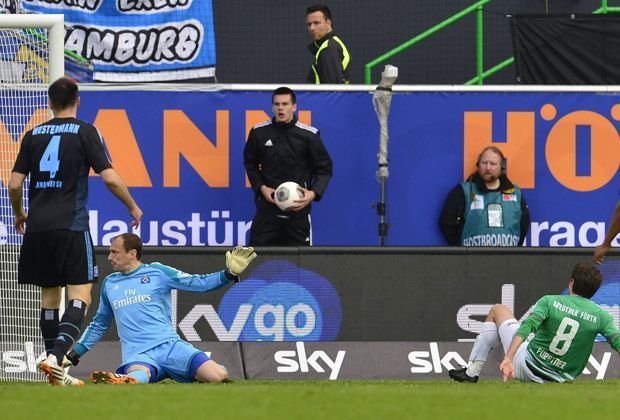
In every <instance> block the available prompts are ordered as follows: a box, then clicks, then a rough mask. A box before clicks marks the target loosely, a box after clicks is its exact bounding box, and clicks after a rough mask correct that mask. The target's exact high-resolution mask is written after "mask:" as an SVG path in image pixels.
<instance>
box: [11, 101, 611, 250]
mask: <svg viewBox="0 0 620 420" xmlns="http://www.w3.org/2000/svg"><path fill="white" fill-rule="evenodd" d="M81 99H82V101H81V108H80V110H79V117H81V118H82V119H85V120H87V121H91V122H94V123H95V125H96V126H97V127H98V128H99V130H100V131H101V132H102V134H103V137H104V140H105V142H106V146H107V148H108V150H109V152H110V155H111V157H112V161H113V164H114V166H115V168H116V169H117V170H118V171H119V172H120V173H121V175H122V176H123V178H124V179H125V180H126V182H127V183H128V184H129V186H130V187H131V191H132V193H133V194H134V196H135V197H136V199H137V201H138V202H139V204H140V206H141V207H142V209H143V210H144V220H143V223H142V225H141V227H140V233H141V235H142V238H143V240H144V241H145V243H146V244H148V245H164V246H166V245H172V246H190V245H193V246H204V245H209V246H215V245H223V246H231V245H235V244H245V243H247V240H248V231H249V228H250V223H251V220H252V217H253V214H254V203H253V193H252V190H251V189H250V188H249V185H248V183H247V180H246V176H245V171H244V167H243V157H242V153H243V147H244V144H245V140H246V138H247V133H248V131H249V130H250V128H251V127H252V126H253V125H254V124H256V123H258V122H261V121H264V120H266V119H267V118H269V117H270V116H271V111H270V101H271V92H270V91H228V90H224V91H207V92H198V91H189V92H179V91H165V90H161V91H121V90H109V91H108V90H106V91H100V90H97V91H95V90H93V91H83V92H82V94H81ZM297 103H298V110H299V118H300V120H301V121H302V122H305V123H306V124H311V125H313V126H315V127H317V128H319V130H320V134H321V137H322V139H323V141H324V143H325V145H326V147H327V149H328V151H329V152H330V154H331V156H332V159H333V161H334V176H333V178H332V181H331V182H330V185H329V186H328V188H327V191H326V193H325V195H324V197H323V199H322V200H321V201H320V202H318V203H314V206H313V211H312V225H313V240H314V244H315V245H376V244H378V216H377V215H376V211H375V209H374V208H373V207H372V205H373V204H374V203H375V202H377V200H378V199H379V184H378V183H377V182H376V181H375V177H374V174H375V171H376V168H377V161H376V159H377V157H376V156H377V151H378V139H379V124H378V122H377V117H376V115H375V113H374V110H373V107H372V101H371V95H369V94H368V92H304V91H300V92H298V101H297ZM618 121H620V105H618V99H617V96H615V95H611V94H597V93H585V92H571V93H549V92H538V93H526V92H422V93H421V92H417V93H414V92H412V93H396V94H395V95H394V97H393V100H392V109H391V114H390V118H389V134H390V143H389V156H388V157H389V161H390V177H389V180H388V222H389V223H390V225H391V228H390V230H389V236H388V238H387V244H388V245H412V246H441V245H445V244H446V242H445V240H444V238H443V236H442V234H441V232H440V230H439V227H438V217H439V213H440V210H441V207H442V205H443V202H444V200H445V198H446V196H447V194H448V192H449V190H450V189H452V188H453V187H454V186H456V185H457V184H458V183H459V182H460V181H462V180H463V179H464V178H465V177H466V176H467V175H469V174H470V173H471V172H472V171H473V170H474V169H475V166H474V163H475V160H476V157H477V155H478V153H479V152H480V150H482V149H483V148H484V147H486V146H488V145H491V144H495V145H497V146H499V147H500V148H501V149H502V150H503V151H504V154H505V155H506V156H507V160H508V168H507V173H508V176H509V177H510V179H512V180H513V181H514V182H515V183H516V184H518V185H520V186H521V187H522V189H523V195H524V197H525V198H526V200H527V203H528V205H529V208H530V212H531V216H532V224H531V227H530V231H529V234H528V238H527V241H526V243H527V245H529V246H566V247H573V246H577V247H579V246H584V247H587V246H594V245H596V244H598V243H600V242H601V241H602V240H603V237H604V233H605V229H606V224H607V222H608V220H609V217H610V215H611V212H612V209H613V207H614V204H615V203H616V201H617V200H618V185H619V181H620V175H619V171H618V169H619V164H620V138H619V137H618V131H617V126H618ZM16 140H17V139H15V141H16ZM11 153H16V149H13V152H11ZM89 208H90V209H91V211H90V216H91V231H92V235H93V240H94V243H95V244H96V245H107V244H109V243H110V240H111V238H112V237H113V236H114V235H116V234H118V233H120V232H125V231H127V229H128V224H129V216H128V215H127V213H126V210H125V209H124V207H123V206H122V205H121V204H120V203H119V202H118V201H117V200H115V199H113V198H112V196H111V195H110V193H109V192H107V191H106V190H105V187H104V186H103V184H102V183H101V181H100V180H98V179H92V180H91V198H90V201H89ZM5 223H7V222H6V221H5ZM9 223H10V221H9ZM614 245H615V246H618V245H619V244H618V242H617V241H615V242H614Z"/></svg>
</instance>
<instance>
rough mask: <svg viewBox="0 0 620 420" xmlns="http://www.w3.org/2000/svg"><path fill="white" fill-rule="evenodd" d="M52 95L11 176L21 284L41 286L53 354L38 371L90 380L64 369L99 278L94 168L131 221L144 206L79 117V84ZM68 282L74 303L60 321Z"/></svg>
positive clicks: (55, 378)
mask: <svg viewBox="0 0 620 420" xmlns="http://www.w3.org/2000/svg"><path fill="white" fill-rule="evenodd" d="M48 96H49V104H50V108H51V109H52V112H53V114H54V118H52V119H51V120H49V121H47V122H46V123H44V124H41V125H39V126H37V127H35V128H34V129H32V130H30V131H28V132H27V133H26V134H25V135H24V138H23V139H22V142H21V146H20V150H19V154H18V155H17V159H16V161H15V165H14V166H13V172H12V173H11V179H10V181H9V196H10V199H11V205H12V207H13V213H14V215H15V229H16V231H17V232H18V233H20V234H23V235H24V240H23V244H22V246H21V250H20V255H19V266H18V283H19V284H33V285H35V286H39V287H40V288H41V318H40V323H39V326H40V328H41V334H42V335H43V340H44V342H45V351H46V353H47V355H48V356H47V358H46V359H45V360H43V361H42V362H41V363H39V369H40V370H41V371H43V372H44V373H45V374H46V375H47V377H48V380H49V382H50V383H51V384H52V385H60V386H65V385H83V382H82V381H80V380H78V379H75V378H72V377H70V376H69V375H68V374H65V371H64V369H63V368H62V364H63V358H64V355H65V354H66V353H67V351H69V349H70V348H71V346H72V345H73V343H74V342H75V340H76V339H77V338H78V337H79V336H80V333H81V326H82V321H83V319H84V315H85V314H86V309H87V307H88V306H89V305H90V303H91V288H92V285H93V283H95V282H96V281H97V277H98V272H97V271H98V270H97V265H96V262H95V252H94V248H93V243H92V239H91V237H90V232H89V225H88V213H87V211H86V201H87V198H88V174H89V171H90V168H93V169H94V171H95V172H96V173H98V174H99V175H101V178H102V179H103V182H104V183H105V185H106V187H107V188H108V189H109V190H110V191H111V192H112V194H114V195H115V196H116V197H117V198H118V199H119V200H120V201H122V202H123V204H125V206H127V209H128V210H129V214H130V215H131V217H132V218H133V221H132V223H131V224H132V226H134V227H136V226H138V225H139V223H140V219H141V218H142V210H140V207H138V205H137V204H136V202H135V201H134V199H133V198H132V196H131V194H130V193H129V191H128V190H127V186H126V185H125V182H124V181H123V180H122V178H121V177H120V176H119V175H118V174H117V173H116V171H115V170H114V169H113V168H112V164H111V163H110V161H109V159H108V157H107V155H106V153H105V150H104V147H103V141H102V139H101V136H100V135H99V132H98V131H97V129H96V128H95V127H94V126H92V125H91V124H88V123H86V122H84V121H80V120H78V119H77V118H76V117H77V108H78V106H79V104H80V99H79V97H78V86H77V84H76V83H75V82H74V81H73V80H72V79H70V78H67V77H62V78H60V79H58V80H56V81H55V82H54V83H52V84H51V85H50V87H49V90H48ZM28 174H30V189H29V191H28V199H29V203H30V209H29V213H28V214H26V211H25V210H24V207H23V205H22V201H23V200H22V198H23V187H22V185H23V183H24V180H25V179H26V177H27V176H28ZM24 232H25V233H24ZM64 286H66V287H67V295H68V303H67V307H66V309H65V311H64V314H63V316H62V319H61V320H59V308H60V301H61V294H62V287H64Z"/></svg>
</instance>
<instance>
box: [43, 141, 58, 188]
mask: <svg viewBox="0 0 620 420" xmlns="http://www.w3.org/2000/svg"><path fill="white" fill-rule="evenodd" d="M59 148H60V136H52V138H51V139H50V142H49V144H48V145H47V147H46V148H45V152H43V156H41V161H40V162H39V171H40V172H49V173H50V179H54V177H56V172H58V168H59V166H60V160H58V149H59Z"/></svg>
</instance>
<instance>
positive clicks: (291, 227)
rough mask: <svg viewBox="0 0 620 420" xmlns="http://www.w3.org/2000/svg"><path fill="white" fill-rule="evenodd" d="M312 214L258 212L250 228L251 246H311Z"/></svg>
mask: <svg viewBox="0 0 620 420" xmlns="http://www.w3.org/2000/svg"><path fill="white" fill-rule="evenodd" d="M311 232H312V227H311V225H310V216H309V215H303V216H295V215H292V216H290V217H286V218H284V217H280V216H278V215H274V214H267V213H263V212H261V211H260V210H259V211H257V212H256V215H255V216H254V220H252V227H251V228H250V246H310V245H311V244H312V243H311V236H312V233H311Z"/></svg>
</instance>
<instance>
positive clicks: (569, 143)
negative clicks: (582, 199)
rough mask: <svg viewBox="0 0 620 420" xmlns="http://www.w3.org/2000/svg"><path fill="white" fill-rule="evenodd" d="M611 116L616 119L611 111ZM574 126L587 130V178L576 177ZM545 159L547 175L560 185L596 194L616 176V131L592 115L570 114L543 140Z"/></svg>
mask: <svg viewBox="0 0 620 420" xmlns="http://www.w3.org/2000/svg"><path fill="white" fill-rule="evenodd" d="M545 106H546V107H549V106H550V105H545ZM614 108H615V107H614ZM612 115H613V116H614V117H615V116H616V115H615V114H614V110H613V109H612ZM578 125H584V126H590V133H591V153H590V156H591V161H590V167H591V173H590V175H588V176H578V175H577V139H576V131H577V130H576V127H577V126H578ZM545 156H546V159H547V164H548V165H549V170H550V171H551V174H552V175H553V176H554V178H555V179H557V180H558V182H559V183H560V184H562V185H564V186H565V187H566V188H570V189H571V190H574V191H582V192H583V191H593V190H596V189H598V188H601V187H602V186H604V185H605V184H607V183H608V182H609V181H610V180H611V179H612V178H613V177H614V175H615V174H616V172H618V165H619V164H620V138H619V137H618V131H617V130H616V128H615V127H614V125H613V124H612V123H611V121H609V120H608V119H607V118H605V117H604V116H602V115H600V114H597V113H596V112H592V111H575V112H571V113H570V114H568V115H565V116H564V117H562V118H560V119H559V120H558V121H557V122H556V123H555V124H554V126H553V127H552V128H551V131H550V132H549V136H548V137H547V144H546V148H545Z"/></svg>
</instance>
